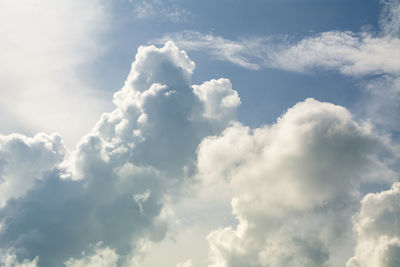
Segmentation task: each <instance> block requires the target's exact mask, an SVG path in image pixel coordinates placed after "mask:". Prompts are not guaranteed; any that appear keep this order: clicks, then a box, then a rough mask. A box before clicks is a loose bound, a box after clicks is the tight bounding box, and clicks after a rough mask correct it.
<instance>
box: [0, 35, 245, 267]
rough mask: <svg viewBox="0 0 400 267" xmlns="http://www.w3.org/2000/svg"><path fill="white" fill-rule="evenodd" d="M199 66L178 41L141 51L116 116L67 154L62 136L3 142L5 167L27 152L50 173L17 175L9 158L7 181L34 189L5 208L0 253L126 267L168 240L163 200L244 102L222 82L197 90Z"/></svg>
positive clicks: (117, 99) (118, 96) (47, 262)
mask: <svg viewBox="0 0 400 267" xmlns="http://www.w3.org/2000/svg"><path fill="white" fill-rule="evenodd" d="M194 67H195V64H194V63H193V62H192V61H191V60H190V59H189V57H188V56H187V54H186V53H185V52H184V51H180V50H179V49H178V48H177V47H176V46H175V45H174V44H173V43H171V42H169V43H167V44H166V45H165V46H164V47H162V48H156V47H155V46H148V47H140V48H139V49H138V53H137V55H136V58H135V61H134V62H133V64H132V69H131V72H130V74H129V76H128V78H127V80H126V82H125V85H124V87H123V88H122V89H121V90H120V91H118V92H116V93H115V95H114V104H115V105H116V109H115V110H114V111H112V112H110V113H104V114H103V115H102V116H101V118H100V119H99V121H98V122H97V124H96V125H95V127H94V128H93V129H92V131H91V132H90V133H89V134H87V135H86V136H84V137H83V138H82V139H81V141H80V142H79V144H78V146H77V148H76V149H75V150H74V151H72V152H71V153H69V154H68V155H64V152H63V151H64V150H63V147H62V143H61V139H60V138H59V137H58V136H57V135H54V136H53V135H52V136H50V137H49V136H45V135H38V136H36V137H34V138H27V137H22V136H14V135H13V136H9V137H2V138H4V141H2V143H0V144H1V146H0V147H1V148H2V151H5V152H4V153H8V154H4V159H5V160H8V161H9V162H10V163H8V164H18V160H20V159H19V156H21V153H23V155H24V156H25V158H24V159H23V162H24V164H26V165H27V167H29V166H31V165H33V164H37V165H39V167H40V164H43V168H36V169H34V170H35V171H36V172H33V171H32V172H30V168H22V169H21V172H20V173H18V172H17V173H16V174H14V173H13V172H11V171H10V170H9V169H7V166H8V165H7V164H6V162H5V161H4V160H3V161H2V165H1V166H2V173H3V176H4V177H11V176H12V177H11V178H13V179H14V178H15V177H17V178H15V179H14V180H16V181H21V183H22V181H25V180H26V181H31V182H30V188H28V187H26V188H25V189H24V190H23V191H24V192H23V193H24V194H22V193H20V192H18V195H10V196H9V198H10V199H8V201H7V202H6V205H4V207H2V208H1V209H0V220H1V229H0V245H1V247H2V248H3V249H13V251H15V252H14V254H15V255H16V257H17V260H19V261H22V260H25V259H26V260H27V261H32V260H34V259H38V260H37V262H38V264H39V265H40V266H62V265H63V263H64V262H65V263H66V264H67V265H68V266H83V265H85V266H88V265H90V264H92V265H93V264H94V265H96V266H99V264H103V265H107V266H108V265H109V264H111V265H113V264H114V265H117V266H120V265H129V263H128V262H129V260H130V259H131V258H132V256H131V255H130V254H131V253H132V252H133V253H135V252H138V253H139V254H140V253H141V250H142V245H141V244H142V243H143V242H144V241H143V240H149V241H154V242H157V241H159V240H162V239H163V238H164V235H165V233H166V230H167V224H166V220H165V215H164V213H162V210H163V202H164V198H165V196H166V194H169V193H171V194H172V193H173V192H175V193H174V194H176V192H179V187H180V186H181V184H182V183H183V182H184V178H185V177H187V176H188V171H189V170H190V168H191V166H192V165H193V162H194V159H195V157H196V154H195V151H196V148H197V146H198V144H199V143H200V141H201V140H202V138H204V137H205V136H207V135H210V134H216V133H217V132H218V131H219V130H220V129H222V128H224V127H226V125H227V124H228V123H229V121H230V120H231V119H232V118H233V117H232V114H233V113H234V108H235V107H237V105H238V104H239V103H240V100H239V98H238V96H237V93H236V92H235V91H234V90H232V88H231V86H230V82H229V81H228V80H224V79H222V80H219V82H217V81H211V84H213V86H212V87H210V88H209V87H204V88H203V87H202V86H198V87H196V88H197V89H196V93H195V91H194V89H193V88H192V85H191V83H190V81H191V75H192V73H193V70H194ZM214 83H216V84H214ZM219 83H220V84H219ZM218 86H221V88H220V89H218V88H217V87H218ZM203 90H204V91H206V92H205V93H203V92H202V91H203ZM215 92H217V95H218V96H221V97H220V99H218V100H217V101H215V102H213V103H212V104H209V103H206V101H209V99H208V98H207V97H206V98H202V97H199V96H203V95H204V96H208V94H209V93H211V94H213V93H215ZM229 98H233V100H230V99H229ZM213 104H215V105H216V107H213V106H212V105H213ZM209 109H210V110H213V111H214V110H218V111H220V112H221V113H223V114H226V116H227V117H226V118H224V117H223V116H220V117H218V122H215V119H214V118H208V117H207V116H206V115H205V114H207V113H206V112H208V110H209ZM13 140H14V141H13ZM15 140H16V141H15ZM36 147H37V148H36ZM22 150H23V151H22ZM2 153H3V152H2ZM10 159H13V161H11V160H10ZM61 160H64V161H63V162H62V164H59V163H60V161H61ZM14 161H15V163H13V162H14ZM45 163H46V164H45ZM10 166H11V165H10ZM11 167H12V166H11ZM12 169H14V168H12ZM31 175H33V177H32V178H31V177H30V176H31ZM27 176H28V177H27ZM11 178H7V179H8V180H10V179H11ZM36 178H37V179H36ZM16 196H18V198H15V197H16ZM99 242H101V245H95V244H99ZM88 251H92V252H88Z"/></svg>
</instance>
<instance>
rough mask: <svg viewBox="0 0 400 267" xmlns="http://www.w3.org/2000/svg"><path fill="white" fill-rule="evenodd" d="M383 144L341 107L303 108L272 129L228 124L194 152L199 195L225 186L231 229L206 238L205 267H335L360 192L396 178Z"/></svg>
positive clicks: (311, 103) (346, 249) (346, 252)
mask: <svg viewBox="0 0 400 267" xmlns="http://www.w3.org/2000/svg"><path fill="white" fill-rule="evenodd" d="M390 154H391V152H390V148H389V146H388V143H387V140H386V139H385V138H384V137H380V136H379V135H376V134H375V133H374V132H373V130H372V129H371V127H370V125H369V124H368V123H360V122H356V121H355V120H354V119H353V118H352V116H351V114H350V113H349V112H348V111H347V110H346V109H345V108H343V107H340V106H336V105H333V104H329V103H323V102H318V101H316V100H314V99H307V100H306V101H305V102H302V103H298V104H296V105H295V106H294V107H293V108H290V109H289V110H288V111H287V112H286V113H285V114H284V115H283V116H282V117H280V118H279V119H278V121H277V122H276V124H273V125H271V126H265V127H262V128H258V129H250V128H249V127H246V126H242V125H241V124H233V125H232V126H231V127H228V128H227V129H226V130H224V132H223V133H222V135H220V136H215V137H209V138H206V139H205V140H204V141H203V142H202V143H201V144H200V146H199V152H198V170H199V176H200V177H201V179H203V181H204V183H205V185H208V186H211V185H212V184H213V183H220V182H221V179H224V180H225V181H226V188H227V189H226V190H230V191H231V192H232V194H233V199H232V208H233V214H234V215H235V216H236V218H237V220H238V225H237V226H236V227H227V228H223V229H219V230H215V231H213V232H211V233H210V235H209V236H208V240H209V243H210V256H211V259H210V260H211V263H210V266H213V267H225V266H230V267H232V266H277V267H278V266H340V265H343V264H345V262H346V261H347V259H348V258H349V257H350V256H351V251H352V247H353V242H354V240H353V239H352V238H351V236H352V220H351V218H352V215H353V214H354V212H355V211H357V209H358V207H359V200H360V196H361V194H362V192H361V191H360V190H361V189H360V188H361V185H363V184H374V183H383V184H385V183H386V184H388V183H390V182H391V181H393V180H394V179H395V174H394V172H393V171H391V170H390V168H389V167H388V166H386V164H385V163H384V161H383V159H384V158H385V157H386V156H390Z"/></svg>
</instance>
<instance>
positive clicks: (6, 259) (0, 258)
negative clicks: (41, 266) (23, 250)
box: [0, 249, 38, 267]
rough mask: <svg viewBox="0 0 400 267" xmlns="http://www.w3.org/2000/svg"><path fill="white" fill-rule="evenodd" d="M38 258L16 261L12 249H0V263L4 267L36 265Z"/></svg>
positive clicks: (35, 266)
mask: <svg viewBox="0 0 400 267" xmlns="http://www.w3.org/2000/svg"><path fill="white" fill-rule="evenodd" d="M37 262H38V258H37V257H36V258H35V259H33V260H32V261H28V260H26V259H25V260H23V261H18V260H17V256H16V255H15V253H13V251H12V249H8V250H4V249H0V264H1V266H4V267H37V266H38V265H37Z"/></svg>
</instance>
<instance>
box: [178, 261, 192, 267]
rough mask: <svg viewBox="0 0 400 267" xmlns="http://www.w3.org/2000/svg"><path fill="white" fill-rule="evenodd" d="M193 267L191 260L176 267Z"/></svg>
mask: <svg viewBox="0 0 400 267" xmlns="http://www.w3.org/2000/svg"><path fill="white" fill-rule="evenodd" d="M192 266H193V264H192V261H191V260H187V261H185V262H182V263H178V264H177V265H176V267H192Z"/></svg>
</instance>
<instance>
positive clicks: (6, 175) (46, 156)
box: [0, 133, 66, 206]
mask: <svg viewBox="0 0 400 267" xmlns="http://www.w3.org/2000/svg"><path fill="white" fill-rule="evenodd" d="M65 153H66V150H65V147H64V145H63V144H62V140H61V137H60V136H58V135H57V134H52V135H50V136H49V135H46V134H43V133H40V134H37V135H36V136H34V137H31V138H29V137H25V136H23V135H19V134H12V135H8V136H3V135H0V206H2V205H4V204H5V202H6V201H7V200H8V199H10V198H16V197H20V196H22V195H24V194H25V193H26V191H28V190H29V189H30V188H31V187H32V186H33V183H34V181H35V180H36V179H42V177H43V176H44V174H45V173H46V172H51V171H52V170H53V169H54V168H56V166H57V164H59V163H61V162H62V161H63V159H64V155H65Z"/></svg>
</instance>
